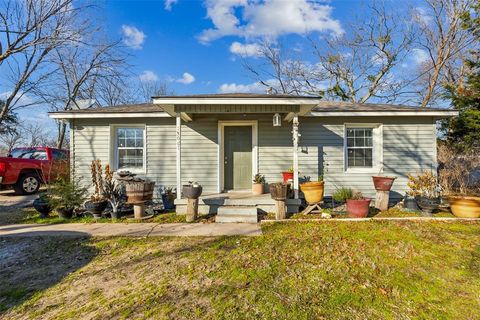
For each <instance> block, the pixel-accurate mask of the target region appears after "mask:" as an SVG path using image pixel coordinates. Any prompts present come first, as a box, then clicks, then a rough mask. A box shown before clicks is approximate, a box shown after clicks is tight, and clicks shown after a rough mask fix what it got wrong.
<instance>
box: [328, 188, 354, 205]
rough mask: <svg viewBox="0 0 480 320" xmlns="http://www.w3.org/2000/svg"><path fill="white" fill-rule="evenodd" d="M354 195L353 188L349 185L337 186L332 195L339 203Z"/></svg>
mask: <svg viewBox="0 0 480 320" xmlns="http://www.w3.org/2000/svg"><path fill="white" fill-rule="evenodd" d="M352 197H353V190H352V189H351V188H347V187H341V188H337V189H336V190H335V192H334V193H333V195H332V198H333V200H335V201H336V202H339V203H345V202H346V201H347V199H351V198H352Z"/></svg>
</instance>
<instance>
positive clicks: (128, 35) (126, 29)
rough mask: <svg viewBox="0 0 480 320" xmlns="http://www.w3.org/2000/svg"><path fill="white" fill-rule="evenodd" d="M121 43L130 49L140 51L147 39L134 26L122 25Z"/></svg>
mask: <svg viewBox="0 0 480 320" xmlns="http://www.w3.org/2000/svg"><path fill="white" fill-rule="evenodd" d="M122 34H123V37H124V38H123V42H124V43H125V44H126V45H127V46H129V47H130V48H132V49H142V44H143V42H144V41H145V38H146V37H147V36H146V35H145V33H143V31H141V30H138V29H137V28H136V27H134V26H127V25H122Z"/></svg>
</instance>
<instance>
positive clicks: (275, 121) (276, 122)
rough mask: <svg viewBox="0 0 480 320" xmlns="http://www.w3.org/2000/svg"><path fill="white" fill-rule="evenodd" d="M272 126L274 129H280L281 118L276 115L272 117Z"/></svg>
mask: <svg viewBox="0 0 480 320" xmlns="http://www.w3.org/2000/svg"><path fill="white" fill-rule="evenodd" d="M273 126H274V127H281V126H282V117H280V115H279V114H278V113H275V114H274V115H273Z"/></svg>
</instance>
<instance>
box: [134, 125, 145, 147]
mask: <svg viewBox="0 0 480 320" xmlns="http://www.w3.org/2000/svg"><path fill="white" fill-rule="evenodd" d="M135 147H139V148H142V147H143V129H135Z"/></svg>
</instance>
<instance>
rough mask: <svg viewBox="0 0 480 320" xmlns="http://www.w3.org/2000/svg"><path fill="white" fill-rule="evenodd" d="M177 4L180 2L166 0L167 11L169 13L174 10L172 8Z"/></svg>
mask: <svg viewBox="0 0 480 320" xmlns="http://www.w3.org/2000/svg"><path fill="white" fill-rule="evenodd" d="M177 2H178V0H165V10H167V11H170V10H172V6H173V5H174V4H175V3H177Z"/></svg>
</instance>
